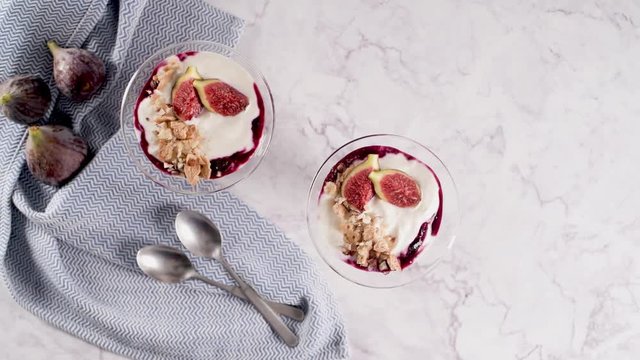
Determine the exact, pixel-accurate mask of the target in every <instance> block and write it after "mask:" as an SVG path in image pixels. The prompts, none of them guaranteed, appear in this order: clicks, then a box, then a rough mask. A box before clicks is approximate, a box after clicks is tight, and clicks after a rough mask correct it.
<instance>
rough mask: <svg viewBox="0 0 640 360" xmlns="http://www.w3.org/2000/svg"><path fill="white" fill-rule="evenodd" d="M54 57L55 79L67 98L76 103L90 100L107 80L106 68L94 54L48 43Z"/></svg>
mask: <svg viewBox="0 0 640 360" xmlns="http://www.w3.org/2000/svg"><path fill="white" fill-rule="evenodd" d="M47 46H48V47H49V50H50V51H51V54H52V55H53V78H54V79H55V82H56V86H57V87H58V89H60V92H61V93H63V94H64V95H65V96H66V97H68V98H70V99H71V100H74V101H82V100H87V99H89V98H90V97H91V96H92V95H93V94H95V92H96V91H98V89H99V88H100V87H101V86H102V84H103V83H104V80H105V66H104V63H103V62H102V60H100V58H98V57H97V56H95V55H94V54H93V53H91V52H89V51H87V50H84V49H77V48H68V49H65V48H61V47H60V46H58V44H56V42H55V41H53V40H51V41H49V42H47Z"/></svg>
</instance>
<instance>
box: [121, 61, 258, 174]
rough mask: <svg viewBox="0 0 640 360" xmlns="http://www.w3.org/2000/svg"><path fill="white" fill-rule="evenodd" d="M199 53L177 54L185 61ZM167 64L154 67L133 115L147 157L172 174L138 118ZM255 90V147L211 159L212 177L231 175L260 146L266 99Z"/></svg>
mask: <svg viewBox="0 0 640 360" xmlns="http://www.w3.org/2000/svg"><path fill="white" fill-rule="evenodd" d="M197 53H198V52H197V51H186V52H183V53H180V54H177V55H176V56H177V57H178V59H180V61H184V60H185V59H186V58H187V57H189V56H193V55H195V54H197ZM166 64H167V62H166V61H165V60H163V61H161V62H160V63H159V64H158V65H157V66H156V67H155V69H153V73H152V74H151V76H150V77H149V79H148V80H147V82H146V83H145V85H144V87H143V88H142V91H141V92H140V95H139V96H138V100H137V101H136V106H135V108H134V110H133V111H134V114H133V116H134V126H135V128H136V129H137V130H138V131H140V146H141V147H142V151H143V152H144V154H145V155H146V156H147V158H148V159H149V161H151V163H152V164H153V165H155V166H156V167H157V168H158V169H160V170H161V171H162V172H164V173H167V174H170V172H169V171H167V169H165V168H164V163H163V162H162V161H160V160H158V159H157V158H156V157H155V156H153V155H151V154H150V153H149V142H148V141H147V139H146V137H145V136H144V128H143V127H142V124H140V120H139V119H138V108H139V107H140V103H141V102H142V100H144V99H146V98H147V97H149V96H150V95H151V93H153V87H152V86H151V83H152V81H153V76H154V75H155V74H156V73H157V72H158V70H159V69H160V68H161V67H163V66H164V65H166ZM253 90H254V91H255V93H256V98H257V100H258V108H259V109H260V115H258V117H257V118H255V119H253V121H252V122H251V131H252V132H253V148H251V149H250V150H246V151H238V152H236V153H234V154H232V155H230V156H226V157H223V158H218V159H213V160H210V163H211V179H217V178H220V177H223V176H225V175H229V174H231V173H232V172H234V171H236V170H238V169H239V168H240V167H241V166H242V165H244V164H245V163H246V162H247V161H249V158H251V156H252V155H253V153H254V152H255V151H256V149H257V148H258V144H259V143H260V139H261V138H262V132H263V130H264V114H265V111H264V101H263V100H262V94H260V91H259V90H258V85H256V84H253Z"/></svg>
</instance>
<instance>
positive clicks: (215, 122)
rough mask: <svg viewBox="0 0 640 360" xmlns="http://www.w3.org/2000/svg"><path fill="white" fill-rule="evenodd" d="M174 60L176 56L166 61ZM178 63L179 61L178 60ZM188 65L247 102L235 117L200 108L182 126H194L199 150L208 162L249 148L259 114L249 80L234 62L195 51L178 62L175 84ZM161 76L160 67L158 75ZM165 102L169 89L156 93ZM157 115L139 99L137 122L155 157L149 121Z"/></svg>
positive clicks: (151, 122)
mask: <svg viewBox="0 0 640 360" xmlns="http://www.w3.org/2000/svg"><path fill="white" fill-rule="evenodd" d="M166 60H167V62H168V61H171V60H178V57H177V56H175V55H174V56H171V57H169V58H167V59H166ZM178 61H179V60H178ZM188 66H194V67H195V68H196V69H197V70H198V73H199V74H200V75H201V76H202V78H203V79H220V80H222V81H224V82H226V83H227V84H229V85H231V86H233V87H234V88H236V89H237V90H238V91H240V92H241V93H243V94H244V95H245V96H246V97H247V98H248V99H249V106H247V108H246V109H245V110H244V111H243V112H241V113H240V114H238V115H236V116H222V115H220V114H217V113H214V112H211V111H208V110H207V109H203V110H202V112H201V113H200V115H198V116H196V117H194V118H193V119H191V120H188V121H186V123H188V124H191V125H195V126H196V127H197V129H198V133H199V134H200V136H201V137H202V139H201V141H200V149H201V151H202V153H203V154H204V155H205V156H206V157H207V158H208V159H209V160H213V159H218V158H222V157H227V156H230V155H233V154H235V153H236V152H244V151H249V150H251V149H253V146H254V144H253V131H252V129H251V125H252V122H253V120H254V119H255V118H257V117H258V115H260V108H259V107H258V99H257V95H256V93H255V91H254V88H253V84H254V80H253V77H251V75H250V74H249V73H248V72H247V71H246V70H245V69H244V68H243V67H242V66H240V65H239V64H238V63H236V62H235V61H233V60H231V59H229V58H227V57H225V56H222V55H219V54H216V53H212V52H204V51H203V52H198V53H196V54H195V55H191V56H188V57H187V58H186V59H184V61H182V62H181V66H180V69H179V71H177V72H176V74H175V75H174V78H173V82H175V81H176V80H177V79H178V77H179V76H180V75H182V74H183V73H184V71H185V70H186V68H187V67H188ZM162 73H163V68H160V70H158V74H159V75H161V74H162ZM157 92H158V93H159V94H160V95H161V96H162V97H163V99H164V100H165V102H167V103H169V104H170V103H171V86H167V87H166V88H165V89H163V90H162V91H157ZM157 116H158V113H157V112H156V111H155V109H154V107H153V105H152V104H151V99H150V98H149V97H147V98H145V99H144V100H142V102H141V103H140V106H139V107H138V120H139V122H140V124H141V125H142V127H143V128H144V136H145V138H146V139H147V142H148V143H149V153H150V154H151V155H153V156H155V157H156V158H157V151H158V146H157V142H156V134H155V131H154V130H156V129H157V125H156V124H155V123H154V122H153V119H154V118H156V117H157Z"/></svg>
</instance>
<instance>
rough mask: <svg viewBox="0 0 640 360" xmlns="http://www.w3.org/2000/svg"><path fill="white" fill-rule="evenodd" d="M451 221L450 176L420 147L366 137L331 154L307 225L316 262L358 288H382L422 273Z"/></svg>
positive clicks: (313, 192) (447, 241)
mask: <svg viewBox="0 0 640 360" xmlns="http://www.w3.org/2000/svg"><path fill="white" fill-rule="evenodd" d="M458 221H459V214H458V195H457V190H456V186H455V183H454V182H453V179H452V177H451V174H450V173H449V171H448V170H447V168H446V167H445V165H444V164H443V163H442V161H441V160H440V159H439V158H438V157H437V156H436V155H435V154H434V153H433V152H431V151H430V150H429V149H427V148H426V147H425V146H423V145H421V144H419V143H417V142H415V141H413V140H411V139H408V138H405V137H402V136H397V135H369V136H365V137H362V138H359V139H356V140H353V141H351V142H348V143H347V144H345V145H343V146H342V147H340V148H339V149H338V150H336V151H335V152H333V154H331V155H330V156H329V158H327V160H325V162H324V163H323V164H322V166H321V167H320V169H319V170H318V172H317V173H316V175H315V177H314V179H313V182H312V185H311V189H310V190H309V197H308V200H307V225H308V229H309V234H310V236H311V238H312V240H313V243H314V245H315V247H316V249H317V250H318V252H319V253H320V255H321V256H322V258H323V259H324V261H325V262H326V263H327V264H328V265H329V266H330V267H331V268H332V269H333V270H334V271H336V272H337V273H338V274H339V275H341V276H342V277H344V278H345V279H347V280H350V281H352V282H355V283H357V284H360V285H364V286H368V287H376V288H390V287H397V286H401V285H405V284H408V283H410V282H411V281H413V280H416V279H418V278H419V277H421V276H424V275H425V274H426V273H428V272H430V271H431V270H432V269H433V268H434V267H435V266H436V265H437V263H438V262H439V260H440V259H441V258H442V257H443V255H445V254H446V253H447V252H448V251H449V250H450V248H451V246H452V245H453V242H454V240H455V231H456V228H457V225H458Z"/></svg>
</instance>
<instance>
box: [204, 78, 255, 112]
mask: <svg viewBox="0 0 640 360" xmlns="http://www.w3.org/2000/svg"><path fill="white" fill-rule="evenodd" d="M193 86H194V87H195V88H196V90H197V91H198V96H200V101H202V104H203V105H204V107H206V108H207V110H209V111H212V112H216V113H218V114H220V115H222V116H235V115H238V114H239V113H241V112H242V111H244V109H246V108H247V106H249V98H247V97H246V96H245V95H244V94H243V93H241V92H240V91H238V90H237V89H236V88H234V87H233V86H231V85H229V84H227V83H225V82H223V81H221V80H218V79H208V80H196V81H194V82H193Z"/></svg>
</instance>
